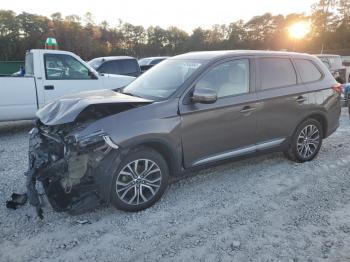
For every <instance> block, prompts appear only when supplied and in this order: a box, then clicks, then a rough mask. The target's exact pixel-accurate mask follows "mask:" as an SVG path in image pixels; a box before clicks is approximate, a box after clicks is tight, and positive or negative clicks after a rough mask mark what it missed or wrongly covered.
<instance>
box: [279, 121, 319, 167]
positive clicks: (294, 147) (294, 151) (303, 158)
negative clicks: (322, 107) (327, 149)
mask: <svg viewBox="0 0 350 262" xmlns="http://www.w3.org/2000/svg"><path fill="white" fill-rule="evenodd" d="M310 126H312V127H314V128H316V129H317V132H318V137H319V139H318V143H317V146H315V145H314V144H315V141H316V137H317V136H316V134H315V135H313V136H311V138H309V139H310V140H309V141H307V140H306V141H303V140H304V139H302V137H303V136H302V134H303V133H302V132H303V131H304V132H305V130H308V129H305V128H307V127H309V128H310ZM309 130H311V129H309ZM310 133H311V132H310ZM322 139H323V129H322V125H321V124H320V122H318V121H317V120H315V119H307V120H305V121H304V122H302V123H301V124H300V125H299V126H298V127H297V129H296V130H295V132H294V134H293V136H292V138H291V141H290V147H289V149H288V150H287V151H285V152H284V155H285V156H286V157H287V158H288V159H290V160H292V161H294V162H297V163H303V162H307V161H311V160H312V159H314V158H315V157H316V156H317V154H318V152H319V151H320V148H321V146H322ZM301 141H302V142H301ZM311 141H312V142H313V143H312V144H308V143H311ZM300 142H301V143H300ZM298 143H299V144H298ZM303 143H305V144H308V145H309V149H310V152H311V151H312V153H310V152H309V151H308V149H306V150H303V148H304V146H303V145H302V144H303ZM298 145H299V146H298ZM300 151H301V152H300ZM306 151H307V152H308V153H309V154H303V153H305V152H306Z"/></svg>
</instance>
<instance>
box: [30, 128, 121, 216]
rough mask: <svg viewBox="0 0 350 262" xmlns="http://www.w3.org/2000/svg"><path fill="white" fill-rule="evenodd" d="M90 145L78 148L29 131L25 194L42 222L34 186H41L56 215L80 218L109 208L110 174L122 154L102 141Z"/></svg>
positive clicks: (46, 133)
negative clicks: (104, 207)
mask: <svg viewBox="0 0 350 262" xmlns="http://www.w3.org/2000/svg"><path fill="white" fill-rule="evenodd" d="M94 139H95V138H94ZM93 141H94V144H93V145H91V144H90V145H87V146H84V147H80V146H79V145H81V144H83V143H78V141H76V142H75V143H69V144H67V142H65V140H64V139H63V138H62V137H60V136H59V135H57V133H56V132H51V130H48V129H46V130H44V129H43V128H42V127H41V126H38V127H35V128H33V129H32V130H31V132H30V139H29V153H28V157H29V159H28V160H29V161H28V170H27V171H26V172H25V176H26V188H27V193H26V194H27V196H28V200H29V203H30V204H31V205H33V206H34V207H35V209H36V212H37V215H38V216H39V218H41V219H43V209H42V207H43V203H42V201H41V198H40V197H39V193H38V190H37V182H40V183H42V186H43V188H44V191H45V195H46V197H47V200H48V202H49V203H50V205H51V206H52V208H53V209H54V210H55V211H58V212H62V211H67V212H69V213H70V214H81V213H84V212H86V211H90V210H93V209H95V208H96V207H98V206H101V205H107V204H109V200H110V192H111V191H110V190H111V186H112V179H113V174H114V173H115V172H116V169H117V168H118V166H119V163H120V162H121V158H122V156H123V155H124V154H126V151H125V150H122V149H116V148H112V147H111V146H109V145H108V144H107V143H105V142H104V140H98V139H95V140H93ZM84 145H85V144H84Z"/></svg>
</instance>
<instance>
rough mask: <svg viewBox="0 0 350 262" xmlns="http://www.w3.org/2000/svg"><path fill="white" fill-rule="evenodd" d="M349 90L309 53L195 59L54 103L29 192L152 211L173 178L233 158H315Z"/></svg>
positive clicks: (44, 120)
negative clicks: (266, 154)
mask: <svg viewBox="0 0 350 262" xmlns="http://www.w3.org/2000/svg"><path fill="white" fill-rule="evenodd" d="M340 93H341V86H340V85H338V84H337V83H336V81H335V80H334V78H333V76H332V75H331V73H330V72H329V70H328V69H327V68H326V67H325V65H324V64H323V63H322V62H321V61H320V60H319V59H318V58H316V57H314V56H311V55H306V54H298V53H287V52H264V51H213V52H192V53H188V54H184V55H179V56H176V57H172V58H169V59H167V60H166V61H164V62H162V63H161V64H159V65H158V66H156V67H154V68H152V69H150V70H149V71H147V72H146V73H145V74H143V75H141V76H140V77H139V78H137V79H136V80H135V81H134V82H132V83H131V84H129V85H128V86H126V87H124V88H123V89H121V90H119V91H116V92H114V91H110V90H103V91H96V92H85V93H81V94H79V95H77V96H67V97H64V98H62V99H60V100H58V101H55V102H52V103H50V104H47V105H46V106H45V107H44V108H42V109H41V110H39V111H38V113H37V116H38V120H37V125H36V127H35V128H34V129H33V130H32V131H31V132H30V150H29V169H28V171H27V173H26V175H27V189H28V196H29V199H30V202H31V204H32V205H34V206H36V207H37V209H38V210H39V209H40V201H39V198H38V194H37V190H36V181H40V182H41V183H42V185H43V188H44V190H45V193H46V195H47V197H48V200H49V202H50V204H51V205H52V207H53V208H54V209H55V210H57V211H70V212H72V213H80V212H84V211H87V210H90V209H92V208H94V207H96V206H99V205H109V204H112V205H114V206H115V207H116V208H117V209H121V210H125V211H139V210H143V209H145V208H148V207H150V206H152V205H153V204H154V203H155V202H156V201H157V200H159V199H160V197H161V196H162V195H163V193H164V191H165V190H166V188H167V186H168V183H169V179H170V177H171V176H174V177H175V176H179V175H181V174H186V172H185V171H186V170H192V169H193V168H195V167H203V166H206V165H210V164H213V163H217V162H220V161H223V160H227V159H232V158H241V157H243V156H248V155H254V154H258V153H261V152H272V151H281V152H284V154H285V155H286V156H287V157H288V158H289V159H291V160H293V161H296V162H305V161H310V160H312V159H313V158H314V157H315V156H316V155H317V153H318V152H319V150H320V147H321V144H322V139H324V138H326V137H328V136H329V135H331V134H332V133H333V132H334V131H335V130H336V129H337V127H338V126H339V116H340Z"/></svg>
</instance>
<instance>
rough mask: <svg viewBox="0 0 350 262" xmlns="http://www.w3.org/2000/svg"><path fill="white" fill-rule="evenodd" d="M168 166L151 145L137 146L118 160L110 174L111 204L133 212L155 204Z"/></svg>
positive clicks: (163, 186)
mask: <svg viewBox="0 0 350 262" xmlns="http://www.w3.org/2000/svg"><path fill="white" fill-rule="evenodd" d="M168 181H169V169H168V166H167V163H166V161H165V160H164V158H163V157H162V156H161V155H160V154H159V153H158V152H157V151H155V150H153V149H151V148H146V147H142V148H137V149H134V150H132V151H130V152H129V154H128V155H127V156H126V157H125V158H124V159H123V160H122V162H121V164H120V168H118V170H117V172H116V173H115V174H114V178H113V186H112V192H111V202H112V204H113V205H114V206H115V207H116V208H117V209H120V210H124V211H131V212H136V211H140V210H143V209H146V208H148V207H150V206H152V205H153V204H155V203H156V202H157V201H158V200H159V199H160V198H161V196H162V195H163V193H164V191H165V190H166V188H167V186H168Z"/></svg>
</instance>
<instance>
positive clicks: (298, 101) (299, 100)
mask: <svg viewBox="0 0 350 262" xmlns="http://www.w3.org/2000/svg"><path fill="white" fill-rule="evenodd" d="M306 100H307V98H306V97H304V96H298V98H297V99H295V101H296V102H297V103H303V102H305V101H306Z"/></svg>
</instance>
